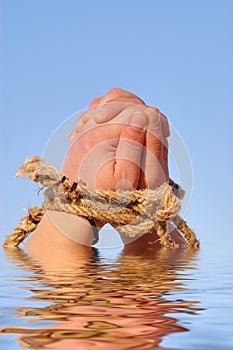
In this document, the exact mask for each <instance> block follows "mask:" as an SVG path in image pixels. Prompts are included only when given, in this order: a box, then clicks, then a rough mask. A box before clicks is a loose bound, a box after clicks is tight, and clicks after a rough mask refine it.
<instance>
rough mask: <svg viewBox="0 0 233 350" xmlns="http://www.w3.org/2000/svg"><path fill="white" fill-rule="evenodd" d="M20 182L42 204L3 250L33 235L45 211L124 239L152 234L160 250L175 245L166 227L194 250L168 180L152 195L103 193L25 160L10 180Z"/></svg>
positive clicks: (36, 159) (175, 191)
mask: <svg viewBox="0 0 233 350" xmlns="http://www.w3.org/2000/svg"><path fill="white" fill-rule="evenodd" d="M19 176H25V177H27V178H28V179H30V180H33V181H35V182H38V183H40V184H41V185H42V186H43V189H44V195H45V201H44V203H43V206H42V208H38V207H36V206H34V207H31V208H29V210H28V215H27V216H25V217H23V218H22V220H21V222H20V224H19V225H18V226H17V227H16V228H15V229H14V230H13V232H12V233H11V234H10V235H9V236H8V237H7V238H6V240H5V242H4V247H8V248H9V247H17V246H18V245H19V244H20V243H21V242H22V241H23V240H24V239H25V238H26V237H27V235H28V234H29V233H30V232H32V231H34V230H35V228H36V226H37V225H38V223H39V222H40V220H41V219H42V217H43V214H44V212H45V211H46V210H49V209H50V210H58V211H63V212H66V213H72V214H75V215H79V216H84V217H87V218H92V219H97V220H99V221H101V222H102V223H109V224H111V225H112V226H113V227H115V228H116V229H117V230H118V231H119V232H122V233H125V234H126V235H128V236H130V237H134V236H142V235H144V234H145V233H148V232H149V231H151V230H152V229H153V228H156V229H157V234H158V236H159V240H160V242H161V244H162V246H165V247H168V248H175V247H177V246H178V245H177V244H176V243H175V242H174V241H173V240H172V238H171V237H170V236H169V234H168V233H167V223H168V222H169V221H172V222H173V224H174V225H175V226H176V227H177V228H178V229H179V230H180V232H181V233H182V234H183V236H184V238H185V239H186V241H187V243H188V246H189V247H193V248H198V247H199V241H198V240H197V238H196V235H195V233H194V232H193V231H192V230H191V229H190V228H189V227H188V225H187V224H186V223H185V221H183V220H182V219H181V218H180V216H179V214H178V213H179V210H180V199H181V198H182V197H183V194H184V192H183V190H182V189H181V188H180V187H179V186H178V185H177V184H176V183H175V182H174V181H172V180H170V181H169V184H168V183H165V184H163V185H162V186H160V187H159V188H157V189H153V190H152V189H144V190H134V191H117V192H115V191H109V190H94V189H91V188H88V187H87V186H86V185H85V184H84V183H83V182H82V181H81V180H79V181H78V182H71V181H70V180H69V179H67V178H66V177H65V176H63V177H62V175H61V173H60V172H59V171H58V170H57V169H56V168H55V167H53V166H52V165H50V164H47V163H46V162H45V161H44V160H43V159H42V158H40V157H37V156H35V157H30V158H28V159H26V161H25V163H24V164H23V165H22V166H21V167H20V168H19V169H18V171H17V173H16V177H19Z"/></svg>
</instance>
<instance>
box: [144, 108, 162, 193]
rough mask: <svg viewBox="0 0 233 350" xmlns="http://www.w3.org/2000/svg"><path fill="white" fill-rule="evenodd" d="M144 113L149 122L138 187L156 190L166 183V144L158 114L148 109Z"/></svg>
mask: <svg viewBox="0 0 233 350" xmlns="http://www.w3.org/2000/svg"><path fill="white" fill-rule="evenodd" d="M146 113H147V115H148V119H149V122H148V128H147V133H146V139H145V148H144V150H143V155H142V162H141V166H142V176H141V178H140V184H139V186H140V188H145V187H148V188H156V187H158V186H160V185H161V184H163V183H164V182H166V181H168V169H167V147H168V143H167V139H166V137H164V134H163V129H162V119H161V116H160V113H158V112H157V111H155V110H154V109H151V108H148V109H147V112H146Z"/></svg>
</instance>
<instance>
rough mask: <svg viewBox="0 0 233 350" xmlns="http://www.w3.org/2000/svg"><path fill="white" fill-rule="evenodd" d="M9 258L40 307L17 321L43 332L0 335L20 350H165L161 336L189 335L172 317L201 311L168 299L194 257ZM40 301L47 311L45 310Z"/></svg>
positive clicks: (23, 311)
mask: <svg viewBox="0 0 233 350" xmlns="http://www.w3.org/2000/svg"><path fill="white" fill-rule="evenodd" d="M8 254H9V258H10V259H11V261H14V263H16V264H18V265H19V266H20V267H22V268H24V269H27V270H29V271H30V276H27V277H26V281H25V286H26V285H27V286H26V288H27V289H28V290H30V291H31V292H32V293H31V296H30V299H31V300H33V301H34V304H35V306H34V307H23V306H19V307H18V308H17V316H18V317H22V318H23V321H24V322H25V321H26V322H27V321H28V323H29V322H34V323H35V322H40V325H42V326H41V327H38V328H32V327H30V326H27V327H25V326H24V327H10V326H9V327H4V328H2V329H1V330H0V331H1V333H15V334H18V338H17V339H18V341H19V343H20V345H21V347H23V348H31V349H37V348H44V349H49V348H51V349H56V350H57V349H66V350H68V349H69V350H72V349H119V350H121V349H127V350H128V349H164V348H162V347H160V346H159V343H160V342H161V341H162V339H163V338H164V336H166V335H168V334H170V333H171V332H183V331H187V330H188V329H187V328H184V327H183V326H182V325H180V324H179V323H178V321H177V319H176V318H174V316H173V314H175V313H176V314H177V313H180V312H188V313H193V314H195V313H196V312H197V310H198V308H197V307H196V306H195V305H196V304H197V303H198V302H191V301H185V300H180V299H179V300H176V301H174V300H169V295H170V296H171V299H172V293H174V292H175V291H179V290H182V289H185V288H186V286H185V284H184V282H183V280H185V279H187V278H188V277H187V276H185V274H184V271H185V270H186V269H187V268H188V269H192V268H194V265H195V259H196V254H197V253H196V252H195V251H190V250H185V249H176V250H172V251H170V250H166V249H164V248H161V249H157V250H156V251H155V250H151V251H147V252H146V253H144V254H140V255H132V254H129V253H127V252H126V251H124V250H123V251H122V253H121V254H120V255H119V256H118V257H117V258H116V259H112V260H111V261H110V260H108V259H104V258H101V257H100V256H98V251H97V250H95V249H92V248H90V250H88V251H87V252H86V253H85V254H84V253H83V252H82V256H76V257H75V259H72V258H71V257H69V259H67V261H62V262H61V261H60V263H59V262H58V261H59V259H58V260H57V261H56V264H55V265H53V264H51V262H50V263H49V262H48V261H38V260H35V259H33V258H31V257H30V256H29V255H28V254H27V253H25V252H24V251H22V250H18V251H9V252H8ZM24 278H25V277H24ZM181 281H182V282H181ZM35 282H36V286H37V288H35ZM25 286H24V288H25ZM33 287H34V288H33ZM173 299H174V297H173ZM41 301H43V302H44V301H46V302H48V303H49V306H46V307H44V306H43V307H41V304H42V303H41ZM49 321H51V322H49ZM32 325H33V323H32Z"/></svg>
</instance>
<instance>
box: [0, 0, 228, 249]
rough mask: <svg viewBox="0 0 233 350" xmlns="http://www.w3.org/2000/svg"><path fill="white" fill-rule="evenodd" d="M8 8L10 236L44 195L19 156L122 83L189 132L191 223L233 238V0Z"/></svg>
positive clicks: (209, 236)
mask: <svg viewBox="0 0 233 350" xmlns="http://www.w3.org/2000/svg"><path fill="white" fill-rule="evenodd" d="M0 11H1V15H0V20H1V24H0V33H1V34H0V41H1V47H0V51H1V66H0V72H1V100H2V104H1V111H0V112H1V162H2V171H1V184H0V191H1V215H0V229H1V241H2V240H3V237H5V236H6V235H7V234H8V233H9V232H10V230H11V229H12V228H13V227H14V226H15V225H16V224H17V223H18V221H19V219H20V218H21V216H22V215H23V210H22V208H25V207H27V206H28V205H29V204H34V203H36V202H37V201H38V198H37V195H36V191H35V189H36V188H37V187H35V186H34V185H31V184H30V183H29V182H28V181H26V180H15V179H14V174H15V171H16V169H17V168H18V166H19V165H21V164H22V162H23V161H24V159H25V157H26V156H28V155H34V154H35V155H41V154H42V152H43V149H44V147H45V145H46V143H47V141H48V140H49V138H50V136H51V134H52V133H53V131H54V130H55V129H56V128H57V126H58V125H59V124H60V123H62V122H63V121H64V120H65V119H66V118H68V117H69V116H71V115H73V114H74V113H76V112H77V111H79V110H81V109H83V108H85V107H86V106H87V104H88V103H89V102H90V101H91V100H92V99H93V98H94V97H96V96H99V95H102V94H104V93H106V92H107V91H108V90H109V89H110V88H111V87H114V86H118V87H121V88H124V89H127V90H130V91H132V92H134V93H136V94H138V95H139V96H140V97H141V98H143V99H144V100H145V101H146V102H147V103H148V104H150V105H154V106H157V107H159V108H160V110H161V111H162V112H163V113H164V114H166V115H167V117H168V119H169V121H170V122H171V123H172V125H173V126H174V127H175V128H176V130H177V131H178V132H179V134H180V135H181V137H182V138H183V140H184V143H185V145H186V147H187V149H188V153H189V155H190V159H191V163H192V168H193V175H194V183H193V195H192V199H191V203H190V206H189V210H188V212H187V214H186V219H187V220H188V222H189V223H190V225H191V226H192V227H193V228H194V229H195V230H196V231H197V232H198V234H199V236H200V238H201V240H202V241H203V242H204V243H206V244H208V245H209V246H210V247H212V248H213V249H215V244H216V242H217V243H220V241H222V240H223V239H225V240H226V239H227V240H228V241H229V240H230V241H231V243H233V238H232V235H231V222H230V217H231V215H232V209H233V205H232V199H231V196H232V195H233V191H232V190H233V185H232V183H233V182H232V180H231V178H232V173H233V166H232V157H231V154H232V149H233V147H232V139H233V137H232V128H233V121H232V119H233V118H232V114H233V113H232V111H233V99H232V97H233V96H232V95H233V63H232V62H233V40H232V38H233V21H232V16H233V2H232V1H231V0H229V1H228V0H223V1H216V0H212V1H211V0H205V1H200V0H196V1H192V0H190V1H187V0H186V1H184V0H176V1H173V0H164V1H157V0H145V1H137V0H134V1H131V0H126V1H122V0H118V1H117V2H113V1H106V0H99V1H94V0H93V1H90V0H89V1H88V0H87V1H79V0H66V1H65V0H62V1H61V0H49V1H48V0H40V1H39V0H34V1H30V0H20V1H17V0H5V1H1V2H0ZM184 168H185V164H184ZM225 246H226V247H227V246H228V247H229V245H225Z"/></svg>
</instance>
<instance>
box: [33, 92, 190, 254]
mask: <svg viewBox="0 0 233 350" xmlns="http://www.w3.org/2000/svg"><path fill="white" fill-rule="evenodd" d="M168 136H169V126H168V122H167V119H166V117H165V116H164V115H163V114H162V113H160V111H159V110H158V109H157V108H153V107H149V106H147V105H146V104H145V103H144V102H143V101H142V100H141V99H140V98H139V97H137V96H136V95H134V94H132V93H130V92H128V91H125V90H122V89H119V88H113V89H111V90H110V91H109V92H108V93H107V94H106V95H105V96H103V97H98V98H96V99H94V100H93V101H92V102H91V104H90V106H89V108H88V109H87V111H85V112H84V113H83V114H82V115H81V116H80V118H79V120H78V123H77V125H76V127H75V129H74V130H73V131H72V132H71V133H70V136H69V141H70V149H69V151H68V154H67V157H66V159H65V162H64V165H63V168H62V173H63V174H64V175H65V176H66V177H68V178H69V179H70V180H72V181H77V179H78V178H81V179H82V181H84V182H85V184H86V185H87V186H89V187H92V188H97V189H107V190H131V189H138V188H156V187H158V186H160V185H161V184H163V183H164V182H166V181H168V178H169V175H168V165H167V153H168V151H167V147H168V146H167V137H168ZM48 214H49V213H48ZM48 214H47V215H44V217H43V219H42V221H41V223H40V224H39V225H38V227H37V229H36V231H35V232H34V234H33V235H32V237H31V238H30V239H29V240H28V242H27V244H26V248H27V249H28V250H29V251H31V252H33V253H34V254H36V251H37V250H38V249H39V250H41V249H42V250H43V252H44V254H46V251H47V250H48V249H49V247H51V246H53V248H54V249H58V250H59V251H60V253H61V255H62V254H63V253H64V247H67V249H71V250H72V249H73V248H75V246H76V245H77V244H78V245H79V243H77V242H74V241H73V240H71V239H70V238H68V237H66V236H65V235H64V234H63V232H65V231H68V230H70V225H72V229H73V230H74V231H75V230H76V231H77V232H82V236H83V239H82V244H86V245H90V242H92V239H93V233H92V228H91V226H90V224H89V222H88V221H87V220H86V219H85V218H81V217H75V218H72V215H70V219H69V220H67V218H65V219H64V216H63V215H64V214H63V213H60V221H61V222H64V221H65V222H67V221H69V224H67V229H64V227H63V229H62V230H61V228H60V227H59V224H58V222H59V219H56V220H53V219H52V218H51V216H49V215H48ZM96 224H97V226H98V227H99V228H101V227H102V225H103V223H100V222H96ZM48 232H49V235H48V234H47V233H48ZM172 235H173V237H175V238H177V240H180V243H184V242H183V240H182V239H181V237H180V235H179V234H178V233H177V232H175V231H174V232H173V233H172ZM121 238H122V240H123V242H124V243H125V244H127V249H132V250H133V251H137V250H138V249H147V247H149V246H150V244H149V242H156V241H157V240H158V236H157V233H156V231H155V230H153V231H152V232H150V233H149V234H147V235H144V236H143V237H141V238H139V239H137V240H136V241H135V239H129V238H128V237H124V236H123V235H122V236H121ZM48 254H49V252H48Z"/></svg>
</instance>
